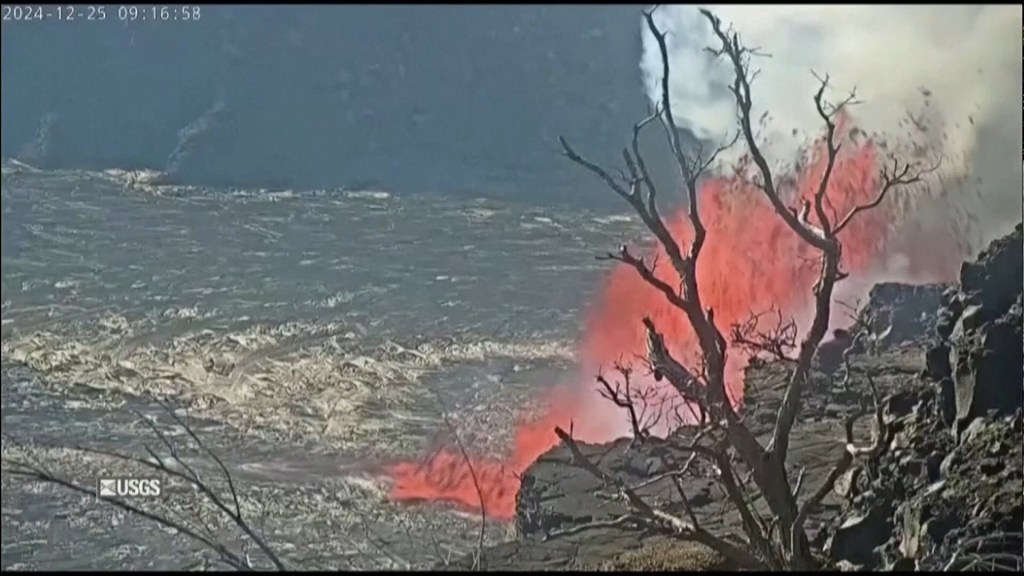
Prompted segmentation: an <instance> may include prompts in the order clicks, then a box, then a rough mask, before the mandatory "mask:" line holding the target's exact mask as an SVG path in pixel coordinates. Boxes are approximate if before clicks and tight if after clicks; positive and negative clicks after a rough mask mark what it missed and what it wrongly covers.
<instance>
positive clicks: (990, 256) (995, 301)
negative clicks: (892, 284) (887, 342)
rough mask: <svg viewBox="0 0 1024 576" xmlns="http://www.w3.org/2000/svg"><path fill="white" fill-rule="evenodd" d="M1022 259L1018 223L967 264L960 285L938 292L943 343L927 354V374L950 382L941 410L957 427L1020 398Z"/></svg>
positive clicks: (1004, 410) (1023, 391)
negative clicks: (950, 389)
mask: <svg viewBox="0 0 1024 576" xmlns="http://www.w3.org/2000/svg"><path fill="white" fill-rule="evenodd" d="M1022 259H1024V230H1022V226H1021V225H1017V227H1016V228H1015V229H1014V231H1013V232H1012V233H1011V234H1009V235H1007V236H1005V237H1003V238H1000V239H998V240H996V241H994V242H992V244H991V245H990V246H989V247H988V248H987V249H986V250H985V251H983V252H982V253H981V254H980V255H979V256H978V258H977V260H976V261H975V262H972V263H965V264H964V265H963V266H962V267H961V272H960V286H959V289H958V290H956V291H952V292H948V293H946V294H944V295H943V296H942V298H943V300H944V301H946V302H947V304H946V305H945V307H944V308H943V309H942V311H941V312H940V314H939V317H940V323H939V326H940V329H938V330H937V332H938V335H939V336H940V337H941V338H942V341H940V342H939V343H938V344H936V345H935V346H933V347H932V348H931V349H930V350H929V351H928V352H927V353H926V370H925V372H926V374H927V375H928V376H930V377H931V378H932V379H934V380H935V381H937V382H940V383H946V380H947V379H948V380H950V381H951V382H952V387H953V389H954V391H955V393H954V394H952V395H948V394H947V395H946V397H945V398H944V413H946V414H947V415H948V414H949V413H950V412H953V413H955V419H956V421H957V422H958V423H960V424H961V425H962V424H964V423H967V422H970V421H971V420H973V419H974V418H976V417H978V416H982V415H985V414H988V413H990V412H992V411H994V412H996V413H998V414H1003V415H1007V414H1012V413H1013V412H1014V411H1015V410H1016V409H1017V407H1018V406H1020V405H1021V402H1022V401H1024V386H1022V385H1021V384H1018V383H1021V382H1024V327H1022V310H1024V305H1022V292H1024V290H1022V284H1024V272H1022ZM947 386H948V384H947ZM949 402H952V405H949V404H948V403H949Z"/></svg>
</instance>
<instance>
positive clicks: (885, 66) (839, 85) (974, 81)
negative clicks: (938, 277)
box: [641, 5, 1024, 242]
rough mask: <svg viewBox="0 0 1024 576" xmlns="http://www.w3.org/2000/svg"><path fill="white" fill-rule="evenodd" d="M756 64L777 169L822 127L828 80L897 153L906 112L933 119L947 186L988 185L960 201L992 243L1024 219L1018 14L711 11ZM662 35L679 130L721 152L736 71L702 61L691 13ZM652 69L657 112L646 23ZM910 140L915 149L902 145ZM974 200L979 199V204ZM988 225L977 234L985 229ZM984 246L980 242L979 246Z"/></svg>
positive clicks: (976, 10) (757, 109) (645, 63)
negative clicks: (850, 97) (819, 101)
mask: <svg viewBox="0 0 1024 576" xmlns="http://www.w3.org/2000/svg"><path fill="white" fill-rule="evenodd" d="M709 8H710V9H711V10H712V12H714V13H715V14H716V15H718V16H719V17H720V18H721V19H722V22H723V24H724V25H726V26H728V25H732V26H733V27H734V29H735V30H736V31H738V32H739V33H740V36H741V39H742V41H743V43H744V45H746V46H748V47H758V48H760V49H761V50H762V51H763V52H764V53H766V54H769V55H770V57H764V58H757V57H755V59H754V61H753V64H752V66H753V67H755V68H757V69H759V70H760V73H759V75H758V76H757V78H756V80H755V82H754V84H753V99H754V110H753V118H754V119H755V120H756V119H758V118H760V117H761V115H762V114H764V113H769V114H770V116H769V117H768V118H769V120H768V123H767V126H766V128H764V129H763V130H762V133H761V137H762V138H763V139H764V140H765V142H766V146H765V151H766V154H767V155H768V156H769V160H770V161H772V162H774V163H776V164H783V165H785V164H790V163H792V162H793V161H794V160H795V159H796V156H797V151H798V150H799V149H800V148H801V147H802V146H803V145H804V144H806V142H807V140H808V139H809V138H811V137H815V136H818V135H820V131H821V126H822V123H821V119H820V118H819V117H818V116H817V114H816V112H815V109H814V105H813V102H812V100H811V98H812V96H813V94H814V92H815V91H816V90H817V88H818V85H819V84H818V80H817V79H815V77H814V75H813V74H812V70H813V71H814V72H816V73H818V74H819V75H824V74H829V75H831V82H830V86H831V88H832V90H831V92H830V94H829V96H830V99H831V100H832V101H838V100H841V99H842V98H844V97H845V96H846V95H847V94H848V93H849V92H850V90H851V89H853V88H854V87H856V92H857V96H858V99H859V100H861V101H862V104H860V105H858V106H856V107H855V108H854V109H853V114H854V115H855V118H856V123H857V125H858V127H859V128H861V129H862V130H864V131H865V132H867V133H868V134H873V135H884V136H886V137H887V139H888V140H889V141H890V142H891V141H893V139H895V140H899V139H901V138H904V137H907V136H908V134H910V133H912V132H914V134H913V137H914V138H916V139H917V140H920V139H921V138H922V134H921V133H920V132H916V131H915V130H914V129H912V125H911V124H910V123H908V112H910V113H913V114H914V115H917V116H918V117H919V118H920V117H921V115H923V116H924V123H926V124H927V125H928V131H927V133H925V134H924V135H923V137H924V138H927V139H928V140H930V142H928V144H929V145H930V146H931V147H932V149H935V150H936V151H938V152H940V153H941V154H942V156H943V158H944V160H943V173H944V176H947V177H948V176H960V177H963V176H967V175H970V176H972V177H977V178H978V179H980V184H979V183H978V181H977V180H975V181H973V182H972V184H971V185H972V186H973V187H974V188H975V189H978V188H980V192H981V195H980V196H976V195H972V194H968V193H967V191H966V190H962V191H960V192H962V196H963V198H962V199H960V200H958V202H959V204H960V205H959V209H960V210H961V211H965V212H966V213H968V214H970V215H972V216H973V217H974V218H976V219H977V221H978V222H977V223H976V226H978V227H980V228H982V229H983V230H984V236H985V239H984V240H988V239H991V238H992V237H994V236H997V235H999V234H1002V233H1004V232H1005V231H1006V230H1007V229H1008V227H1010V226H1012V225H1013V224H1014V223H1015V222H1017V221H1019V220H1020V218H1021V210H1022V206H1021V204H1022V191H1024V183H1022V178H1021V173H1022V164H1021V163H1020V162H1021V146H1022V143H1021V142H1022V140H1021V122H1022V116H1021V104H1022V88H1021V81H1022V80H1021V79H1022V65H1021V63H1022V59H1021V26H1022V22H1021V6H1020V5H996V6H975V5H970V6H968V5H961V6H891V5H886V6H866V5H858V6H735V5H732V6H729V5H723V6H712V7H709ZM655 22H656V23H657V24H658V26H659V28H660V29H661V30H662V31H665V32H667V33H668V46H669V51H670V62H671V66H672V68H671V72H672V76H671V86H670V88H671V95H672V100H673V111H674V113H675V116H676V119H677V122H678V123H679V124H680V125H681V126H684V127H686V128H689V129H690V130H691V131H693V132H694V134H695V135H697V136H698V137H699V138H702V139H709V140H718V139H721V138H723V136H724V135H725V134H726V133H730V134H731V133H733V132H734V130H735V128H736V108H735V103H734V101H733V100H732V95H731V94H730V93H729V92H728V90H727V88H726V87H727V84H728V82H729V81H730V80H731V79H732V76H731V73H730V70H729V68H728V67H727V64H726V63H725V62H724V61H723V60H716V59H714V58H713V57H712V56H711V55H710V54H709V53H707V52H706V51H704V48H705V47H707V46H716V45H717V42H715V41H714V40H713V37H712V33H711V28H710V25H709V24H708V22H707V20H705V19H704V17H703V16H702V15H701V14H700V13H699V12H698V9H697V7H694V6H662V7H660V8H658V10H657V12H655ZM643 31H644V33H643V45H644V53H643V58H642V61H641V68H642V70H643V73H644V77H645V82H646V84H647V90H648V94H649V95H650V96H651V99H652V101H657V100H659V99H660V98H659V93H660V88H658V83H659V82H660V79H661V60H660V54H659V52H658V46H657V43H656V42H655V41H654V38H653V37H651V35H650V33H649V32H648V31H647V29H646V24H643ZM904 139H905V138H904ZM972 197H973V199H971V198H972ZM979 225H980V226H979ZM978 240H982V239H980V238H979V239H977V240H976V242H977V241H978Z"/></svg>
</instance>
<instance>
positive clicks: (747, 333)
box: [731, 307, 797, 362]
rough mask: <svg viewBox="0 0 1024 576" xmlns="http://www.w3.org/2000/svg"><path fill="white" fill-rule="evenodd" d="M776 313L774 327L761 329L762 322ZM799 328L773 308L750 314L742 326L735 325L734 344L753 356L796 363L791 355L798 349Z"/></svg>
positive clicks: (733, 330) (733, 327)
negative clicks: (765, 356) (766, 356)
mask: <svg viewBox="0 0 1024 576" xmlns="http://www.w3.org/2000/svg"><path fill="white" fill-rule="evenodd" d="M772 313H774V314H775V316H776V318H775V322H774V324H773V325H771V326H769V327H768V328H767V329H761V323H762V322H761V321H762V319H763V318H764V317H765V316H766V315H767V314H772ZM796 338H797V326H796V321H794V320H793V319H792V318H783V317H782V311H781V310H779V309H776V308H774V307H773V308H772V309H771V310H769V311H767V312H761V313H758V314H753V313H752V314H750V316H749V317H748V318H747V320H745V321H744V322H743V323H741V324H733V326H732V334H731V339H732V343H733V344H734V345H736V346H739V347H740V348H743V349H745V350H746V351H747V352H749V353H750V354H751V355H754V356H756V355H758V354H762V353H764V354H768V355H769V356H771V357H772V358H774V359H776V360H783V361H787V362H796V359H795V358H793V357H792V356H791V355H790V354H791V352H792V351H793V350H794V349H796V347H797V342H796Z"/></svg>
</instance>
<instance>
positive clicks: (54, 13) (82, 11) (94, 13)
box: [3, 4, 203, 22]
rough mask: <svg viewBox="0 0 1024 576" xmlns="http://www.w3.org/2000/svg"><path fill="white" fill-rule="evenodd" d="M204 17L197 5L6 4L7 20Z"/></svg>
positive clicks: (178, 19) (188, 19) (180, 19)
mask: <svg viewBox="0 0 1024 576" xmlns="http://www.w3.org/2000/svg"><path fill="white" fill-rule="evenodd" d="M202 17H203V7H202V6H195V5H177V6H170V5H163V6H161V5H153V4H145V5H135V4H122V5H83V4H65V5H45V6H43V5H28V4H26V5H13V4H4V5H3V21H4V22H45V21H57V22H99V21H104V20H108V19H110V20H115V19H116V20H118V21H121V22H194V21H197V20H200V19H201V18H202Z"/></svg>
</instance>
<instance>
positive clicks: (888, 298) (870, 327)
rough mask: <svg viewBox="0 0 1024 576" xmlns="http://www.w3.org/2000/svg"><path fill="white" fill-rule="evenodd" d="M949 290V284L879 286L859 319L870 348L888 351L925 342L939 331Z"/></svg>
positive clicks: (887, 283)
mask: <svg viewBox="0 0 1024 576" xmlns="http://www.w3.org/2000/svg"><path fill="white" fill-rule="evenodd" d="M948 289H949V286H948V285H947V284H925V285H922V286H912V285H909V284H898V283H895V282H885V283H881V284H876V285H875V286H874V287H872V288H871V292H870V293H869V295H868V302H867V304H866V305H865V306H864V307H863V308H862V309H861V310H860V311H859V312H858V315H857V325H858V326H860V327H861V328H862V330H863V331H864V335H865V336H866V337H867V338H866V341H867V342H866V343H867V345H869V346H872V347H873V348H875V349H886V348H891V347H898V346H901V345H906V344H909V343H920V342H923V341H924V340H925V339H926V338H928V337H929V336H930V335H931V334H932V332H933V331H935V330H936V329H937V324H938V322H937V318H936V312H937V311H938V310H939V308H940V307H941V306H942V302H943V293H944V292H945V291H947V290H948Z"/></svg>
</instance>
